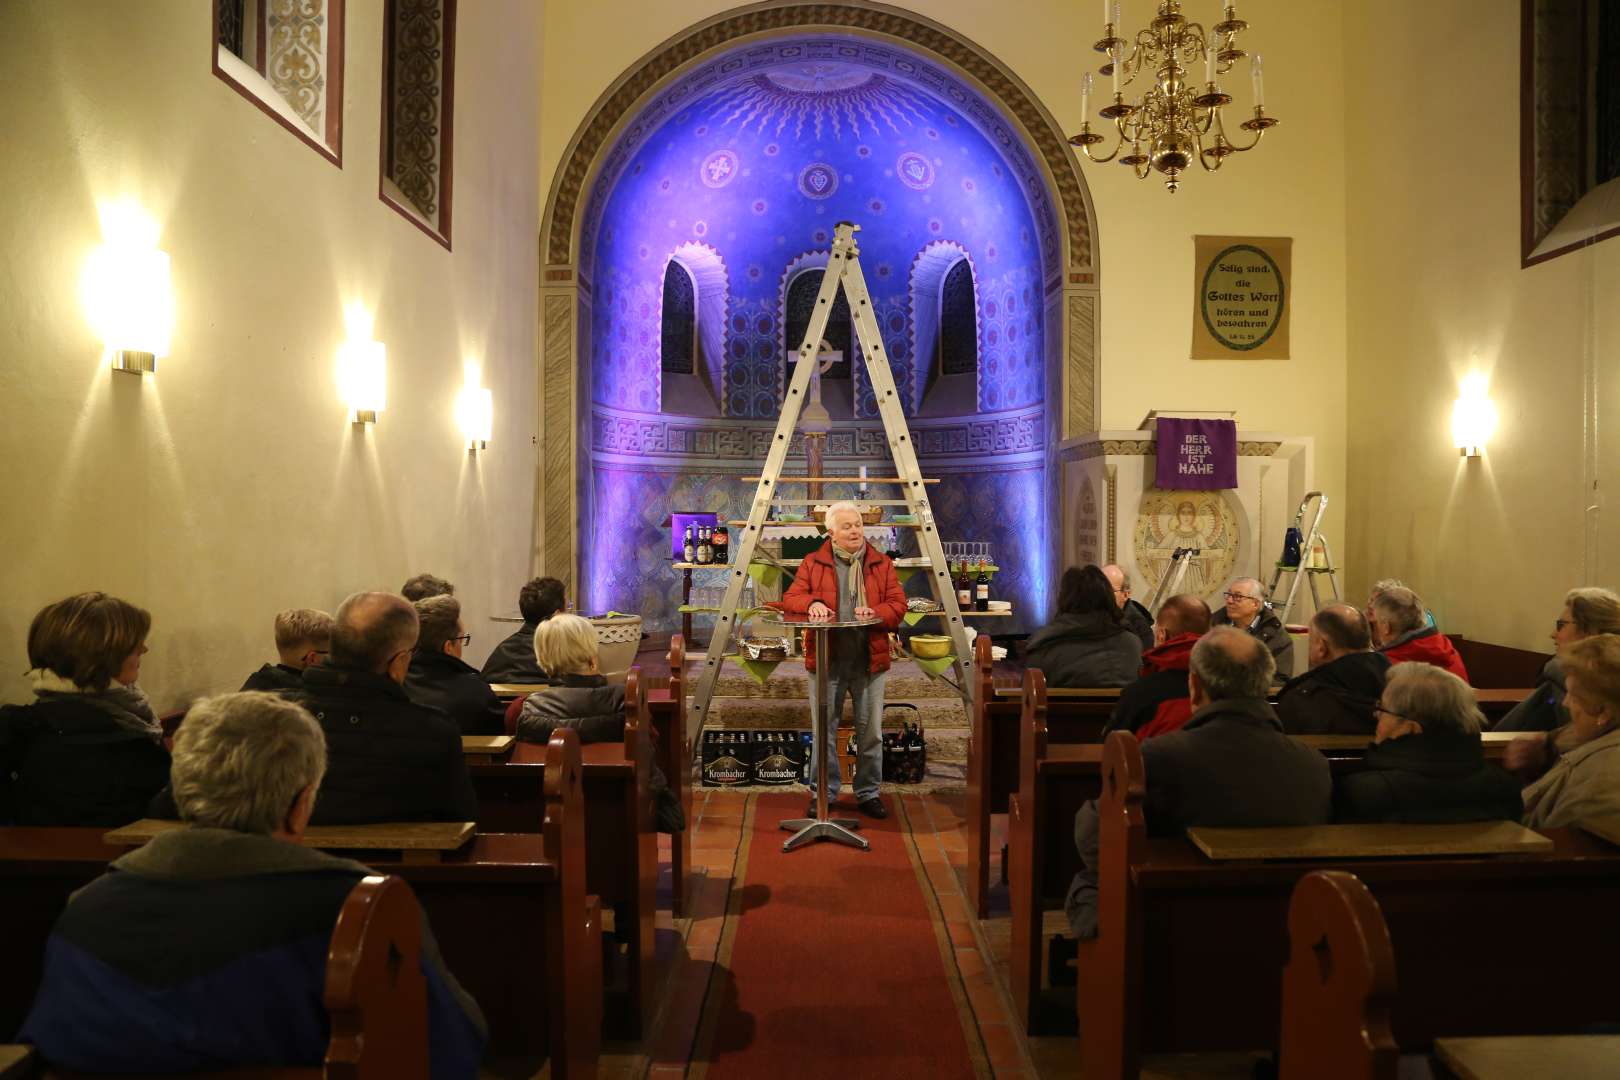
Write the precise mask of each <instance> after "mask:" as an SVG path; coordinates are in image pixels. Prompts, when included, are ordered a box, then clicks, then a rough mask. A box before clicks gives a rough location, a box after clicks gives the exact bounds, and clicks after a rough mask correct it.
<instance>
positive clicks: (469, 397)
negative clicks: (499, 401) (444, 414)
mask: <svg viewBox="0 0 1620 1080" xmlns="http://www.w3.org/2000/svg"><path fill="white" fill-rule="evenodd" d="M456 420H457V422H458V423H460V425H461V434H462V435H463V436H465V437H466V439H467V449H468V450H488V449H489V439H490V434H491V432H492V431H493V429H494V427H495V396H494V395H493V394H491V393H490V392H489V389H488V388H487V387H482V386H476V385H474V384H473V383H472V382H471V381H469V382H468V383H467V385H466V386H465V387H464V388H463V389H462V391H461V396H460V397H458V398H457V399H456Z"/></svg>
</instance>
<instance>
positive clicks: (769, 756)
mask: <svg viewBox="0 0 1620 1080" xmlns="http://www.w3.org/2000/svg"><path fill="white" fill-rule="evenodd" d="M806 749H807V748H806V746H805V744H804V743H803V742H801V741H800V740H799V733H798V732H796V731H756V732H754V783H756V784H771V785H773V786H777V787H787V786H788V785H790V784H798V783H800V782H801V778H802V777H803V775H804V757H805V751H806Z"/></svg>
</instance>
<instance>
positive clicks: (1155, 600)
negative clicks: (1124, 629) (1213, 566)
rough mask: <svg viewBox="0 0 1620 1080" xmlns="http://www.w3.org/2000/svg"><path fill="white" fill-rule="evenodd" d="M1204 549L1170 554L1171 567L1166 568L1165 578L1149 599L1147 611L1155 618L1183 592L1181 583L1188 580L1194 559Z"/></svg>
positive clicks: (1161, 579)
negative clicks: (1166, 602) (1188, 571)
mask: <svg viewBox="0 0 1620 1080" xmlns="http://www.w3.org/2000/svg"><path fill="white" fill-rule="evenodd" d="M1202 552H1203V548H1176V550H1175V551H1173V552H1172V553H1171V554H1170V565H1169V566H1168V567H1166V568H1165V571H1164V577H1162V578H1160V579H1159V584H1158V585H1156V586H1154V589H1153V595H1152V596H1150V597H1148V603H1147V609H1148V611H1149V612H1151V613H1152V614H1153V615H1154V616H1157V615H1158V614H1159V609H1160V608H1162V607H1163V606H1164V602H1165V601H1166V600H1168V599H1170V598H1171V597H1172V596H1175V595H1176V594H1177V593H1179V592H1180V591H1181V583H1182V582H1183V581H1185V580H1186V578H1187V569H1188V567H1190V566H1192V561H1193V558H1194V557H1195V556H1197V555H1199V554H1202Z"/></svg>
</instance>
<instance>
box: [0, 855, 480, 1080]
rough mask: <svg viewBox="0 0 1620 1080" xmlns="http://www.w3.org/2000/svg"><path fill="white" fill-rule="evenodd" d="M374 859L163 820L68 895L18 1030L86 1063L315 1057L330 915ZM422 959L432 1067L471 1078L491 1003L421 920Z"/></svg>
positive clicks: (55, 1055)
mask: <svg viewBox="0 0 1620 1080" xmlns="http://www.w3.org/2000/svg"><path fill="white" fill-rule="evenodd" d="M369 872H370V871H368V870H367V869H366V868H365V867H364V866H362V865H360V864H359V863H355V862H350V861H349V860H347V859H338V858H333V857H332V856H330V855H324V854H322V853H320V852H318V851H314V850H311V849H308V848H302V847H299V846H297V845H295V844H289V843H283V842H282V841H279V840H273V839H271V838H270V837H268V836H255V835H251V834H248V833H238V832H232V831H230V830H226V829H202V828H185V829H176V830H174V831H173V832H168V833H164V834H162V835H160V836H158V837H157V838H156V839H154V840H153V841H152V842H151V843H149V844H147V845H146V847H144V848H140V849H138V850H136V851H133V852H131V853H130V854H128V855H125V856H123V857H122V858H120V859H118V860H117V861H116V862H114V863H113V864H112V868H111V870H110V871H109V872H108V873H107V874H106V875H105V876H103V877H101V878H98V879H97V880H95V881H94V882H92V883H91V884H89V885H87V886H85V887H84V888H83V889H81V890H80V891H79V892H77V893H75V894H74V896H73V898H72V899H71V900H70V901H69V902H68V906H67V908H66V910H64V911H63V913H62V915H61V917H60V918H59V919H57V922H56V926H55V928H54V929H53V930H52V932H51V937H50V940H49V941H48V942H47V944H46V947H45V974H44V978H43V979H42V980H41V982H40V987H39V993H38V994H37V995H36V996H35V999H34V1005H33V1009H32V1010H31V1011H30V1012H29V1015H28V1019H27V1021H26V1022H25V1023H24V1025H23V1029H22V1032H21V1034H20V1035H19V1036H18V1039H19V1040H20V1041H22V1042H28V1043H33V1044H35V1045H36V1046H37V1047H38V1048H39V1051H40V1053H41V1055H42V1056H43V1057H44V1058H45V1060H46V1061H48V1062H50V1063H51V1064H52V1065H54V1066H57V1067H60V1068H64V1069H74V1070H80V1071H84V1072H152V1073H170V1072H190V1071H195V1070H200V1069H225V1068H231V1067H236V1066H299V1065H319V1064H320V1063H321V1061H322V1059H323V1058H324V1057H325V1054H326V1044H327V1041H328V1038H329V1036H330V1024H329V1018H328V1016H327V1012H326V1008H325V1006H324V1005H323V1003H322V994H323V992H324V989H325V984H326V954H327V949H328V947H329V945H330V942H331V937H332V927H333V925H334V924H335V923H336V921H337V916H338V912H339V911H341V910H342V908H343V902H344V900H345V899H347V897H348V895H349V891H350V890H351V889H353V888H354V886H355V884H356V882H358V881H359V880H360V879H361V878H362V877H364V876H365V875H366V874H367V873H369ZM422 970H423V975H424V976H425V977H426V980H427V1004H428V1047H429V1055H430V1057H431V1059H432V1068H433V1076H434V1077H436V1078H451V1077H476V1076H477V1074H478V1062H479V1059H480V1058H481V1056H482V1054H483V1047H484V1041H485V1030H484V1020H483V1015H482V1014H481V1013H480V1012H479V1010H478V1006H477V1005H476V1004H475V1003H473V1001H472V999H471V998H470V997H468V996H467V994H466V992H465V991H463V990H462V989H461V987H460V986H459V985H457V983H456V981H455V979H454V978H453V977H451V976H450V975H449V973H448V972H446V971H445V970H444V968H443V964H442V962H441V961H440V959H439V955H438V946H437V945H436V944H435V943H434V941H433V938H432V935H431V933H430V932H429V931H428V929H427V926H426V922H425V920H424V923H423V935H422Z"/></svg>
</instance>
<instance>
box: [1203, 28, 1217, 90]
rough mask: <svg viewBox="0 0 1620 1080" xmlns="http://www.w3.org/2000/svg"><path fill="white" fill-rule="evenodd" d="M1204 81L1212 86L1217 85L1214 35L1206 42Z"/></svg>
mask: <svg viewBox="0 0 1620 1080" xmlns="http://www.w3.org/2000/svg"><path fill="white" fill-rule="evenodd" d="M1204 81H1205V82H1206V83H1209V84H1210V85H1211V86H1214V85H1215V38H1214V36H1213V35H1212V36H1211V37H1210V38H1209V39H1208V40H1207V41H1205V43H1204Z"/></svg>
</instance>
